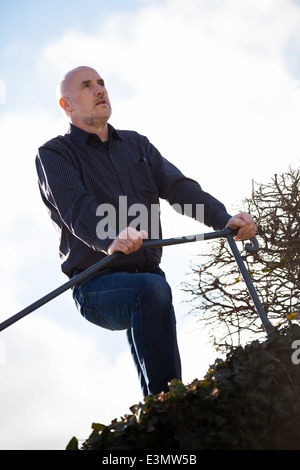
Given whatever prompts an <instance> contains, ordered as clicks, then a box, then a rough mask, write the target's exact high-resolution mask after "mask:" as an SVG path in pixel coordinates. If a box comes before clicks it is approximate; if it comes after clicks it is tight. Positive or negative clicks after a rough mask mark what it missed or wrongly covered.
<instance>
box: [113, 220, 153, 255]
mask: <svg viewBox="0 0 300 470" xmlns="http://www.w3.org/2000/svg"><path fill="white" fill-rule="evenodd" d="M143 238H148V233H147V232H145V230H141V231H140V232H139V231H138V230H136V229H134V228H133V227H127V228H125V229H124V230H122V232H120V233H119V235H118V236H117V238H116V239H115V240H114V241H113V242H111V243H110V245H108V248H107V253H108V254H109V255H111V254H112V253H114V252H115V251H121V252H122V253H125V255H128V254H129V253H133V252H134V251H137V250H138V249H139V248H141V246H142V244H143Z"/></svg>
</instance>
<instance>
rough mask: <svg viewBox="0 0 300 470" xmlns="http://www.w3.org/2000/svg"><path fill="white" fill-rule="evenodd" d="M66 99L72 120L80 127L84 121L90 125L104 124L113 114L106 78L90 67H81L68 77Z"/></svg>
mask: <svg viewBox="0 0 300 470" xmlns="http://www.w3.org/2000/svg"><path fill="white" fill-rule="evenodd" d="M65 101H66V102H67V105H68V109H67V110H66V111H67V112H68V114H69V115H70V118H71V122H72V123H73V124H75V125H77V126H79V127H80V125H82V123H83V124H85V125H87V126H90V127H98V126H101V125H104V124H106V122H107V121H108V119H109V117H110V115H111V105H110V101H109V97H108V93H107V91H106V88H105V85H104V80H103V79H102V78H101V77H100V75H99V74H98V72H96V70H94V69H91V68H89V67H79V68H78V69H76V70H75V71H73V72H72V74H71V75H70V76H69V77H68V79H67V82H66V91H65Z"/></svg>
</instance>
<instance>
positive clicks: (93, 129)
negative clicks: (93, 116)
mask: <svg viewBox="0 0 300 470" xmlns="http://www.w3.org/2000/svg"><path fill="white" fill-rule="evenodd" d="M71 122H72V124H74V126H76V127H79V128H80V129H82V130H84V131H86V132H90V133H91V134H96V135H97V136H98V137H99V139H101V140H102V142H106V141H107V140H108V139H109V132H108V124H107V121H106V122H105V123H101V124H100V123H99V122H98V123H96V122H95V121H89V122H88V121H81V122H80V123H76V122H73V121H71Z"/></svg>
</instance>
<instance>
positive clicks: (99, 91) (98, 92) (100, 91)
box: [95, 83, 104, 96]
mask: <svg viewBox="0 0 300 470" xmlns="http://www.w3.org/2000/svg"><path fill="white" fill-rule="evenodd" d="M103 94H104V87H103V86H102V85H100V84H99V83H97V84H96V86H95V95H96V96H101V95H103Z"/></svg>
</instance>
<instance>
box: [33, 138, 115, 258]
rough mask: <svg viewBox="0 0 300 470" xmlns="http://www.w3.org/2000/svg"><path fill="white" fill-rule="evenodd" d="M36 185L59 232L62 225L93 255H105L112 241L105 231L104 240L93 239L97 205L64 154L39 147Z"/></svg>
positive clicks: (70, 159)
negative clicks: (103, 253)
mask: <svg viewBox="0 0 300 470" xmlns="http://www.w3.org/2000/svg"><path fill="white" fill-rule="evenodd" d="M36 168H37V174H38V183H39V188H40V192H41V196H42V199H43V201H44V203H45V204H46V206H47V208H48V210H49V212H50V214H51V218H52V221H53V223H54V225H55V226H56V228H57V229H58V230H59V231H61V230H62V228H63V227H62V225H65V227H67V229H68V230H69V231H70V232H71V233H72V234H73V235H74V236H75V237H77V238H78V239H79V240H81V241H82V242H83V243H85V244H86V245H88V246H89V247H91V248H92V249H94V250H95V251H103V252H106V249H107V247H108V245H109V244H110V243H111V241H112V240H113V239H114V238H115V236H116V234H115V232H114V231H113V230H112V229H110V228H109V227H108V229H107V238H106V239H105V240H101V239H100V238H98V237H97V224H98V223H99V221H100V220H101V217H99V215H96V214H97V203H96V201H95V200H94V198H93V196H92V195H91V194H90V193H89V192H88V190H87V188H86V187H85V185H84V182H83V181H82V178H81V176H80V173H79V171H78V168H76V166H75V165H74V163H73V161H72V158H71V157H70V156H68V154H67V153H66V152H64V153H63V152H60V151H57V150H54V149H52V148H47V147H45V146H44V147H41V148H40V149H39V151H38V154H37V157H36Z"/></svg>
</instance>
